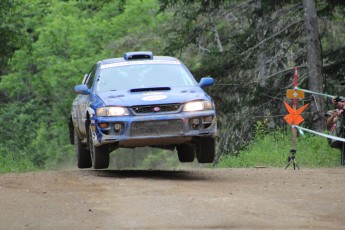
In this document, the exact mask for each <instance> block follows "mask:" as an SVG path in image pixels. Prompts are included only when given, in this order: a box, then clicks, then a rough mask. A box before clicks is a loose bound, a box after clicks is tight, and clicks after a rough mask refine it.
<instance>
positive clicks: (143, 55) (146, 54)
mask: <svg viewBox="0 0 345 230" xmlns="http://www.w3.org/2000/svg"><path fill="white" fill-rule="evenodd" d="M123 58H124V59H125V60H127V61H129V60H137V59H153V53H152V52H151V51H138V52H128V53H125V55H124V57H123Z"/></svg>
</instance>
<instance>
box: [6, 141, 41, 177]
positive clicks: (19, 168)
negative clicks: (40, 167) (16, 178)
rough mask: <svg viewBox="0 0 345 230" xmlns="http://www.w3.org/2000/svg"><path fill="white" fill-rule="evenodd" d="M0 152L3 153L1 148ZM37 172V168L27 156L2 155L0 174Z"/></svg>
mask: <svg viewBox="0 0 345 230" xmlns="http://www.w3.org/2000/svg"><path fill="white" fill-rule="evenodd" d="M0 152H3V150H2V148H1V147H0ZM35 170H37V168H36V167H35V166H34V165H33V164H32V161H31V160H30V159H29V158H28V157H26V156H21V155H18V154H6V155H3V154H0V174H1V173H9V172H28V171H35Z"/></svg>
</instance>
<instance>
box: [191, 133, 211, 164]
mask: <svg viewBox="0 0 345 230" xmlns="http://www.w3.org/2000/svg"><path fill="white" fill-rule="evenodd" d="M215 154H216V140H215V139H214V138H212V137H201V138H200V139H199V144H198V147H197V151H196V158H197V159H198V162H199V163H212V162H213V161H214V157H215Z"/></svg>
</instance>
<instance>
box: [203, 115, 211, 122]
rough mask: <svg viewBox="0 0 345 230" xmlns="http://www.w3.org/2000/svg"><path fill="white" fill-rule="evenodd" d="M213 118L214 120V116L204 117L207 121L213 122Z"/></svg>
mask: <svg viewBox="0 0 345 230" xmlns="http://www.w3.org/2000/svg"><path fill="white" fill-rule="evenodd" d="M212 120H213V117H212V116H208V117H204V121H205V122H212Z"/></svg>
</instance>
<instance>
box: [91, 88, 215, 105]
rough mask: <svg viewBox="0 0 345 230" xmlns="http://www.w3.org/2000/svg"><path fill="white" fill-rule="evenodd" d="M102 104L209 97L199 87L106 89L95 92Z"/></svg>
mask: <svg viewBox="0 0 345 230" xmlns="http://www.w3.org/2000/svg"><path fill="white" fill-rule="evenodd" d="M97 96H98V97H99V98H100V99H101V100H102V101H103V103H104V105H114V106H135V105H154V104H173V103H185V102H188V101H194V100H204V99H206V98H209V97H208V95H207V94H206V93H205V92H204V91H203V90H202V89H201V88H200V87H179V88H172V89H170V88H169V90H158V91H142V92H130V90H129V91H108V92H97Z"/></svg>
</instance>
